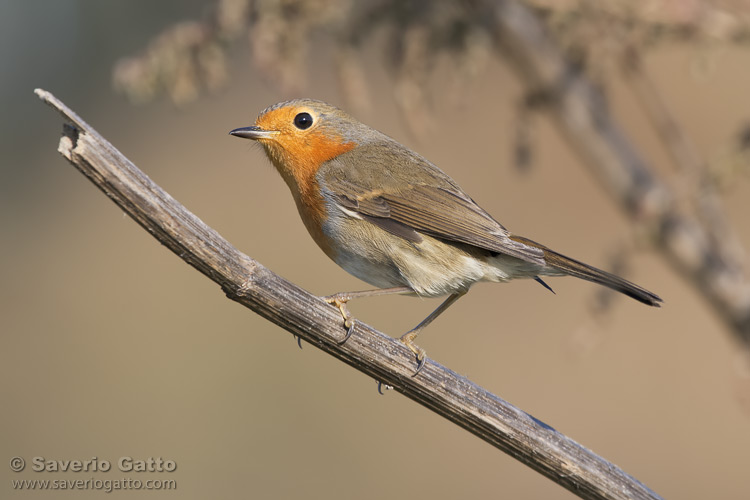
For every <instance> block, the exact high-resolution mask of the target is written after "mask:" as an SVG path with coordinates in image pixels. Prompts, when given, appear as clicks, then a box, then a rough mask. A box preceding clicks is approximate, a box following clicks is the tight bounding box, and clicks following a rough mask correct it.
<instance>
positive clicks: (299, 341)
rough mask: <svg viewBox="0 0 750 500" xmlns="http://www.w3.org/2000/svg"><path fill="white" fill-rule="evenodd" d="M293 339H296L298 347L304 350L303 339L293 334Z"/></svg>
mask: <svg viewBox="0 0 750 500" xmlns="http://www.w3.org/2000/svg"><path fill="white" fill-rule="evenodd" d="M292 337H294V339H295V340H296V341H297V345H298V346H299V348H300V349H302V337H300V336H299V335H295V334H292Z"/></svg>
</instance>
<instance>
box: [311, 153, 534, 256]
mask: <svg viewBox="0 0 750 500" xmlns="http://www.w3.org/2000/svg"><path fill="white" fill-rule="evenodd" d="M363 161H364V162H368V160H367V158H364V159H363V158H362V157H360V158H358V161H357V163H358V171H360V172H361V171H362V169H365V168H369V167H372V168H379V169H381V170H380V171H381V172H382V168H383V166H382V165H377V164H373V165H363V164H362V162H363ZM424 162H425V163H427V162H426V160H424ZM427 166H428V167H429V169H428V173H427V174H425V169H424V168H421V169H419V172H418V174H416V175H406V176H405V178H404V179H394V178H393V176H390V177H389V176H387V175H386V176H385V178H386V179H390V181H389V180H386V181H384V182H381V183H380V184H379V185H378V186H370V185H367V184H369V182H367V181H366V180H365V181H362V180H361V178H360V177H359V176H358V177H354V176H351V175H346V171H345V170H344V169H336V168H333V169H329V170H328V172H327V173H326V174H325V175H324V178H323V179H321V180H322V181H323V183H324V186H325V191H326V193H327V194H328V196H331V197H333V198H334V199H335V201H336V202H337V203H338V204H339V205H340V206H341V207H342V208H344V209H346V210H349V211H353V212H355V213H357V214H358V215H359V216H361V217H362V218H363V219H365V220H367V221H369V222H371V223H372V224H375V225H377V226H379V227H381V228H382V229H384V230H386V231H388V232H390V233H392V234H394V235H396V236H400V237H402V238H405V239H407V240H410V241H413V242H418V241H421V236H420V233H421V234H425V235H429V236H432V237H434V238H439V239H442V240H447V241H453V242H458V243H465V244H468V245H472V246H475V247H479V248H484V249H486V250H489V251H491V252H498V253H502V254H506V255H510V256H512V257H516V258H519V259H521V260H524V261H527V262H531V263H534V264H538V265H540V266H544V265H545V262H544V252H543V251H542V250H541V249H539V248H535V247H533V246H529V245H525V244H523V243H521V242H517V241H513V240H511V239H510V233H509V232H508V230H507V229H505V228H504V227H503V226H502V225H501V224H500V223H499V222H497V221H496V220H495V219H493V218H492V217H491V216H490V215H489V214H488V213H487V212H485V211H484V210H483V209H482V208H481V207H480V206H479V205H477V204H476V203H475V202H474V201H473V200H472V199H471V198H469V197H468V196H467V195H466V194H465V193H464V192H463V191H462V190H461V189H460V188H459V187H458V186H456V185H455V183H454V182H453V181H452V180H450V178H448V177H447V176H446V175H445V174H443V173H442V172H441V171H439V170H438V169H437V167H434V166H433V165H432V164H429V163H428V164H427ZM433 176H434V179H431V178H429V177H433ZM378 177H381V178H383V176H378ZM406 178H409V179H411V180H412V181H414V180H416V181H417V182H411V183H407V182H404V181H406ZM420 181H422V182H420ZM424 182H429V183H424ZM389 184H390V186H389Z"/></svg>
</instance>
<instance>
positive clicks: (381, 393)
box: [378, 380, 393, 396]
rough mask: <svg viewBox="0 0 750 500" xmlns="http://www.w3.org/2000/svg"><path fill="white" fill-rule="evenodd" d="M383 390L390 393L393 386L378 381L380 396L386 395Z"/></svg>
mask: <svg viewBox="0 0 750 500" xmlns="http://www.w3.org/2000/svg"><path fill="white" fill-rule="evenodd" d="M383 388H385V390H386V391H390V390H391V389H393V386H392V385H388V384H385V383H383V382H381V381H380V380H378V394H380V395H381V396H383V395H384V394H383Z"/></svg>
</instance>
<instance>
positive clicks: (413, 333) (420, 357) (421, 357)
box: [401, 290, 468, 377]
mask: <svg viewBox="0 0 750 500" xmlns="http://www.w3.org/2000/svg"><path fill="white" fill-rule="evenodd" d="M467 291H468V290H464V291H461V292H456V293H454V294H452V295H451V296H449V297H448V298H447V299H445V300H444V301H443V303H442V304H440V305H439V306H438V308H437V309H435V310H434V311H432V312H431V313H430V315H429V316H427V317H426V318H425V319H424V320H423V321H422V322H421V323H420V324H418V325H417V326H415V327H414V328H412V329H411V330H409V331H408V332H406V333H405V334H404V335H402V336H401V342H403V343H404V344H406V347H408V348H409V349H410V350H411V352H413V353H414V354H415V355H416V356H417V371H416V372H414V376H415V377H416V376H417V374H418V373H419V372H420V370H421V369H422V368H423V367H424V364H425V359H426V357H427V353H426V352H425V350H424V349H422V348H421V347H419V346H418V345H416V344H415V343H414V339H416V338H417V335H419V334H420V333H421V332H422V330H424V329H425V327H426V326H427V325H429V324H430V323H432V322H433V321H435V318H437V317H438V316H440V315H441V314H442V313H443V312H445V310H446V309H448V308H449V307H450V306H451V305H453V303H454V302H455V301H457V300H458V299H460V298H461V297H463V296H464V295H466V292H467Z"/></svg>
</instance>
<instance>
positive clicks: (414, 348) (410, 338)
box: [400, 330, 427, 377]
mask: <svg viewBox="0 0 750 500" xmlns="http://www.w3.org/2000/svg"><path fill="white" fill-rule="evenodd" d="M417 335H419V331H415V330H412V331H410V332H407V333H406V334H404V335H402V336H401V339H400V340H401V342H403V343H404V345H406V347H408V348H409V350H410V351H411V352H413V353H414V355H415V356H416V357H417V371H415V372H414V375H412V377H416V376H417V375H419V372H421V371H422V368H424V365H425V364H426V363H427V352H426V351H425V350H424V349H422V348H421V347H419V346H418V345H416V344H415V343H414V339H415V338H417Z"/></svg>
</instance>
